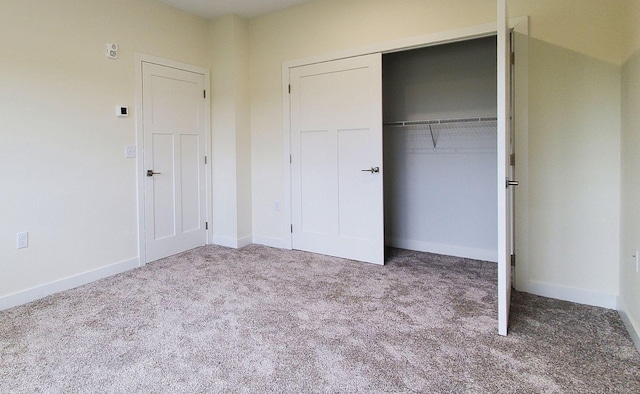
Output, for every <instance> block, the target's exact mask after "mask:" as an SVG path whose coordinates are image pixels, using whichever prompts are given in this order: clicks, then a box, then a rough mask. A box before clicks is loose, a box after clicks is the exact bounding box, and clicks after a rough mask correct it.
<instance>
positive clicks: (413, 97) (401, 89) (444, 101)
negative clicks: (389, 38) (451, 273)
mask: <svg viewBox="0 0 640 394" xmlns="http://www.w3.org/2000/svg"><path fill="white" fill-rule="evenodd" d="M496 84H497V81H496V37H495V36H492V37H484V38H479V39H473V40H468V41H461V42H456V43H450V44H444V45H438V46H431V47H426V48H420V49H414V50H408V51H402V52H395V53H389V54H385V55H383V124H384V128H383V136H384V169H385V176H384V206H385V244H386V245H387V246H392V247H398V248H403V249H410V250H418V251H425V252H432V253H438V254H446V255H452V256H459V257H467V258H473V259H479V260H487V261H497V242H498V241H497V192H496V191H497V177H496V174H497V149H496V148H497V147H496V142H497V139H496V128H497V124H496V111H497V109H496V94H497V91H496V89H497V88H496Z"/></svg>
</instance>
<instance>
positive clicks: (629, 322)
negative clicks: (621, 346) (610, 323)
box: [618, 297, 640, 351]
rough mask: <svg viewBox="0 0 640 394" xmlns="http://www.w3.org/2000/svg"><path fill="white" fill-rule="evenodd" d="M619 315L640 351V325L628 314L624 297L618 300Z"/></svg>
mask: <svg viewBox="0 0 640 394" xmlns="http://www.w3.org/2000/svg"><path fill="white" fill-rule="evenodd" d="M618 314H619V315H620V319H622V322H623V323H624V326H625V327H626V328H627V331H628V332H629V336H631V340H632V341H633V343H634V345H636V349H638V351H640V324H638V322H636V321H634V320H633V317H632V316H631V315H629V314H627V305H626V303H625V302H624V300H623V299H622V297H619V298H618Z"/></svg>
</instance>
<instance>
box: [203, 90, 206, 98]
mask: <svg viewBox="0 0 640 394" xmlns="http://www.w3.org/2000/svg"><path fill="white" fill-rule="evenodd" d="M202 98H207V91H206V90H203V91H202Z"/></svg>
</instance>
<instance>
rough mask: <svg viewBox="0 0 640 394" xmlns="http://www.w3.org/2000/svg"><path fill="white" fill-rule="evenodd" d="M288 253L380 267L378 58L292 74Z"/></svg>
mask: <svg viewBox="0 0 640 394" xmlns="http://www.w3.org/2000/svg"><path fill="white" fill-rule="evenodd" d="M290 82H291V153H292V158H291V160H292V164H291V177H292V179H291V185H292V193H291V195H292V202H291V205H292V221H293V223H292V224H293V226H292V227H293V228H292V232H293V234H292V246H293V248H294V249H299V250H306V251H310V252H315V253H321V254H327V255H331V256H338V257H344V258H349V259H354V260H360V261H365V262H370V263H375V264H384V220H383V189H382V173H383V168H382V55H381V54H373V55H366V56H360V57H355V58H349V59H341V60H335V61H331V62H326V63H319V64H313V65H308V66H302V67H296V68H292V69H291V71H290Z"/></svg>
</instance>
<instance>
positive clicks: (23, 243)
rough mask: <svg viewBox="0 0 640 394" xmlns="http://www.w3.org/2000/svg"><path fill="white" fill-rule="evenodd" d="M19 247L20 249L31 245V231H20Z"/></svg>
mask: <svg viewBox="0 0 640 394" xmlns="http://www.w3.org/2000/svg"><path fill="white" fill-rule="evenodd" d="M17 247H18V249H24V248H27V247H29V233H28V232H26V231H25V232H24V233H18V243H17Z"/></svg>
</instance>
